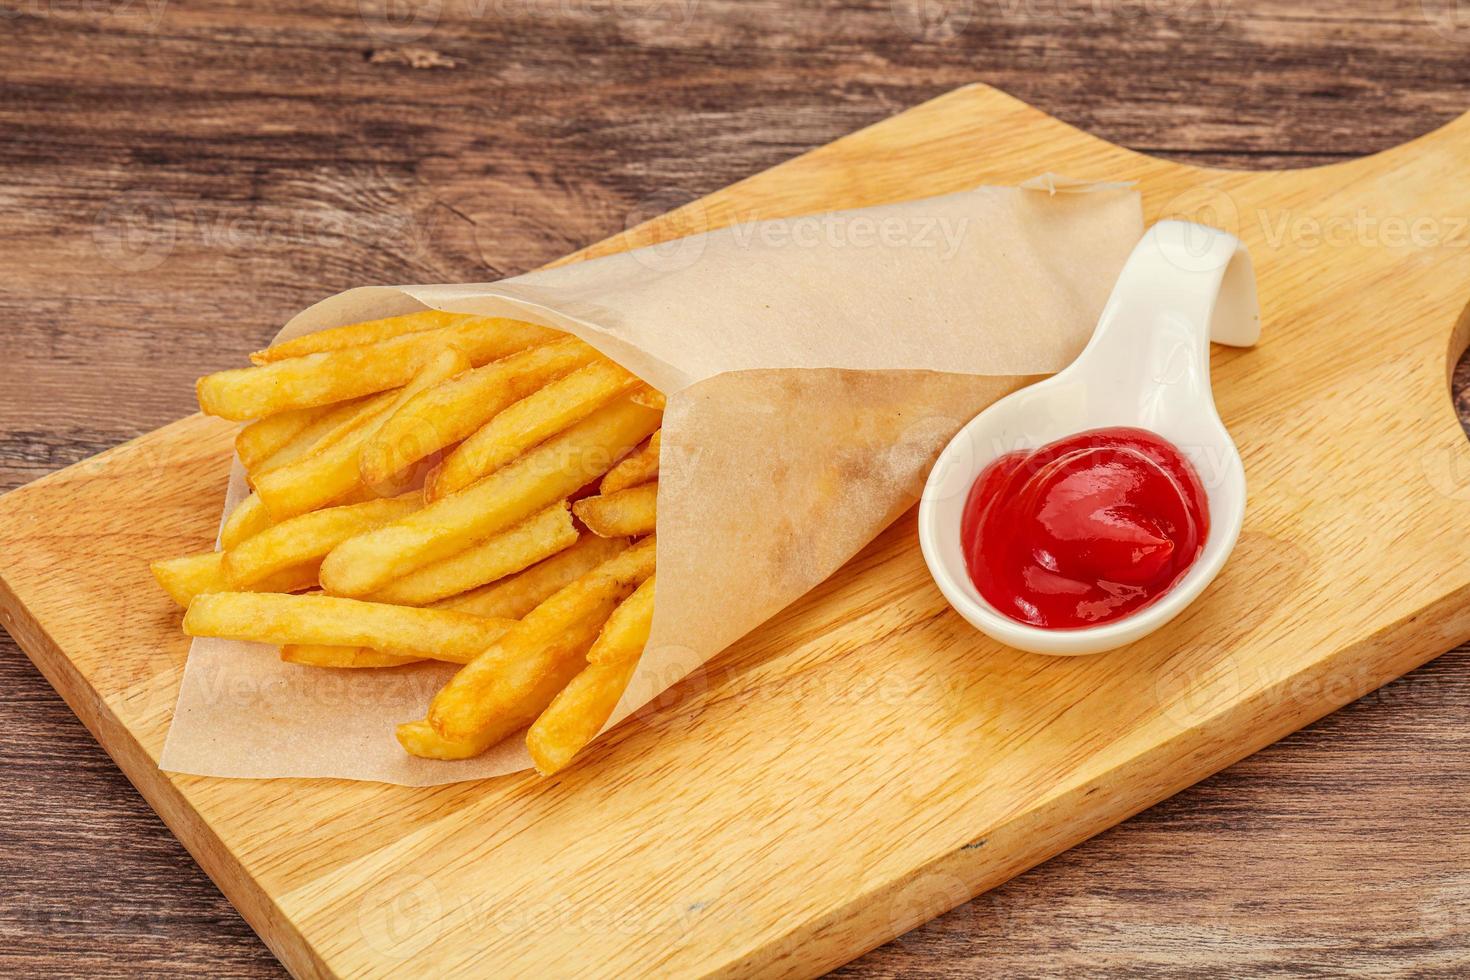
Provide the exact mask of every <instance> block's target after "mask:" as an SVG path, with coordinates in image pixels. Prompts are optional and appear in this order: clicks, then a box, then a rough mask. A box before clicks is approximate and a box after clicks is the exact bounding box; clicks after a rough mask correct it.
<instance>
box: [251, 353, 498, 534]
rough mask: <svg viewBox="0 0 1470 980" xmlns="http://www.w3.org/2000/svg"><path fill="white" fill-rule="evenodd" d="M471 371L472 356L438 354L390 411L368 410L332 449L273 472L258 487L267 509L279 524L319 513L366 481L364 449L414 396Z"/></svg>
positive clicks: (393, 401) (382, 409)
mask: <svg viewBox="0 0 1470 980" xmlns="http://www.w3.org/2000/svg"><path fill="white" fill-rule="evenodd" d="M468 369H469V358H468V356H467V355H466V354H465V353H464V352H463V351H461V350H460V349H459V348H457V347H450V348H447V349H445V350H443V351H440V352H439V353H438V354H437V355H436V356H435V357H434V358H433V359H431V360H430V361H429V362H428V363H427V364H426V365H425V366H424V369H423V370H422V371H420V372H419V373H418V374H417V375H416V376H415V377H414V379H413V380H412V381H411V382H409V384H408V385H407V386H406V387H404V388H403V390H402V391H400V392H399V393H398V395H397V396H396V397H395V398H393V399H392V401H391V402H389V403H388V404H387V405H386V406H384V407H382V408H377V407H376V403H374V407H373V408H365V409H363V411H362V412H361V413H359V415H358V416H357V417H355V418H354V419H352V420H351V421H350V422H349V423H348V424H349V425H351V426H353V428H352V429H351V431H348V432H344V433H342V434H340V436H339V437H337V438H336V439H335V441H333V442H332V443H331V444H330V445H328V446H326V447H325V448H323V449H318V450H315V451H313V452H311V453H310V454H308V455H307V456H305V457H303V458H302V459H299V460H297V461H296V462H294V463H291V464H290V465H288V466H283V467H281V468H279V469H274V470H271V471H270V472H268V473H266V474H264V475H263V476H261V477H260V479H259V480H257V481H256V482H255V492H256V493H257V494H259V495H260V499H261V501H262V502H263V503H264V504H265V506H266V509H267V510H269V511H270V512H271V515H272V516H273V517H274V518H275V519H277V520H284V519H285V518H288V517H294V516H296V515H297V514H305V513H307V512H308V511H312V510H316V509H317V508H319V507H323V506H325V505H327V504H329V503H331V502H332V501H334V500H338V499H340V498H341V497H342V496H343V495H344V494H347V493H350V492H351V491H352V490H353V488H354V487H357V486H358V485H360V483H361V482H362V476H361V471H360V469H359V466H358V458H359V456H360V454H361V452H362V447H363V446H364V445H365V444H366V443H367V441H368V440H369V439H370V438H372V435H373V433H374V432H376V431H377V429H378V426H380V425H381V424H382V423H383V421H384V420H386V419H387V418H388V417H389V416H390V415H391V414H392V413H393V411H394V410H395V409H396V408H397V407H398V406H400V405H402V404H404V403H405V402H407V401H408V400H409V399H411V398H413V396H414V395H416V394H418V393H419V392H421V391H424V390H426V389H427V388H429V387H430V386H432V385H435V384H438V383H439V382H440V381H443V380H444V379H446V378H450V377H453V376H454V375H456V374H459V373H460V372H461V371H465V370H468Z"/></svg>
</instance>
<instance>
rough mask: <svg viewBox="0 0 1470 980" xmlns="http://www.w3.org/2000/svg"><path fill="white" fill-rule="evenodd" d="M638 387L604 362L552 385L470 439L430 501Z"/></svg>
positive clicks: (448, 460)
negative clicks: (630, 389) (619, 395)
mask: <svg viewBox="0 0 1470 980" xmlns="http://www.w3.org/2000/svg"><path fill="white" fill-rule="evenodd" d="M638 383H639V382H638V379H637V378H636V377H634V376H633V375H632V374H629V373H628V372H627V371H624V370H623V369H622V368H620V367H618V366H617V365H616V364H614V363H612V362H611V361H609V360H606V359H601V358H599V359H598V360H596V361H593V362H592V363H591V364H588V365H586V366H585V367H581V368H578V369H577V370H576V371H573V372H572V373H571V374H568V375H567V376H566V377H564V378H561V379H559V380H557V381H553V382H551V383H550V384H548V385H546V387H544V388H542V389H541V390H540V391H537V392H535V393H534V394H530V395H528V396H526V397H525V398H523V399H521V400H520V401H518V402H516V403H515V404H513V405H510V407H508V408H505V409H504V410H503V411H501V412H500V413H499V414H497V415H495V416H494V418H491V419H490V421H489V422H487V423H485V425H484V426H483V427H481V428H480V429H479V431H477V432H474V434H473V435H469V433H466V435H469V438H468V439H465V441H464V442H462V443H460V445H459V447H458V448H457V449H455V450H454V452H452V453H450V454H449V455H448V456H446V457H445V458H444V462H443V463H441V464H439V466H438V468H436V469H435V470H434V472H433V473H432V474H430V477H429V480H428V482H427V483H426V484H425V486H424V493H425V496H427V497H428V499H429V500H430V501H434V500H438V499H439V498H441V497H446V496H448V495H449V494H451V493H454V492H455V491H457V490H462V489H464V488H465V487H467V486H469V485H470V484H471V483H474V482H475V481H476V480H478V479H480V477H482V476H484V475H485V474H486V473H492V472H494V471H495V470H498V469H499V468H500V467H502V466H504V465H505V464H506V463H509V462H510V461H511V460H513V459H515V458H516V457H517V456H519V455H520V454H521V453H523V452H525V451H526V450H527V449H529V448H531V447H532V446H534V445H536V444H537V443H538V442H542V441H543V440H545V439H549V438H550V437H551V436H554V435H556V434H557V433H558V432H561V431H562V430H564V429H566V428H567V426H569V425H572V424H573V423H575V422H578V421H580V420H581V419H584V418H586V417H587V416H588V415H591V414H592V413H593V412H594V411H596V410H597V409H598V408H600V407H601V406H603V405H606V404H607V403H608V402H609V401H610V400H611V399H612V398H614V397H615V396H617V395H618V394H620V393H622V392H624V391H627V390H628V389H629V388H631V387H633V386H634V385H636V384H638ZM461 438H462V437H461Z"/></svg>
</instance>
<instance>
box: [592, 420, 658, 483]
mask: <svg viewBox="0 0 1470 980" xmlns="http://www.w3.org/2000/svg"><path fill="white" fill-rule="evenodd" d="M663 431H664V430H663V429H659V430H658V431H657V432H655V433H654V434H653V435H651V436H649V437H648V441H647V442H645V443H644V444H643V445H642V446H640V447H639V448H638V449H636V450H634V451H633V452H632V453H630V454H629V455H628V457H627V458H626V459H624V460H623V461H622V462H620V463H619V464H618V465H617V466H614V467H613V468H612V469H610V470H608V471H607V476H605V477H603V478H602V484H601V485H600V486H599V487H598V490H599V491H601V492H602V494H603V496H606V495H608V494H611V493H617V492H618V491H619V490H626V489H628V488H629V487H636V486H638V485H639V484H640V483H647V482H648V481H649V480H652V479H653V478H654V477H656V476H658V452H659V447H660V446H661V445H662V438H663Z"/></svg>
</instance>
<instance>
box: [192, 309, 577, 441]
mask: <svg viewBox="0 0 1470 980" xmlns="http://www.w3.org/2000/svg"><path fill="white" fill-rule="evenodd" d="M557 336H559V335H558V334H557V333H556V332H555V331H553V330H547V329H546V328H545V327H538V326H536V325H534V324H530V323H522V322H521V321H519V320H502V319H495V318H474V319H470V320H466V321H464V322H462V323H458V324H456V325H454V326H452V327H448V328H446V329H444V330H425V331H422V332H420V333H411V334H406V335H404V336H401V337H394V338H393V339H391V340H385V341H383V342H381V343H377V344H369V345H366V346H362V347H344V348H341V349H339V350H327V351H322V352H320V353H317V354H307V355H305V356H302V357H293V358H289V359H287V360H284V361H273V362H271V363H269V364H266V365H263V366H260V367H249V368H236V369H234V370H230V371H220V372H219V373H218V374H211V375H209V376H207V377H204V378H200V379H199V382H198V384H197V385H196V390H197V393H198V396H199V407H200V409H201V410H203V411H204V412H205V413H206V414H208V415H218V416H220V417H221V418H227V419H233V420H235V421H240V422H243V421H246V420H248V419H256V418H264V417H265V416H267V415H274V414H276V413H277V412H284V411H287V410H289V409H293V408H307V407H310V406H313V405H329V404H331V403H332V402H340V401H346V400H347V399H349V398H357V397H359V396H360V395H370V394H372V393H374V392H378V391H384V390H386V389H388V388H397V387H399V386H400V385H404V384H407V383H408V382H409V381H410V380H412V379H413V377H414V376H415V375H416V374H418V373H419V372H420V370H421V369H422V368H423V366H424V364H426V363H427V362H428V361H430V360H431V359H432V358H433V357H434V356H435V355H437V354H438V353H439V352H440V351H441V350H443V349H444V348H446V347H458V348H459V349H461V350H463V351H464V352H465V353H466V354H467V355H468V356H469V358H470V362H471V363H472V364H485V363H487V362H489V361H493V360H495V359H496V358H498V357H504V356H505V355H507V354H513V353H515V352H516V351H519V350H524V349H526V348H527V347H530V346H533V345H535V344H544V343H548V342H550V341H551V340H554V339H555V338H556V337H557Z"/></svg>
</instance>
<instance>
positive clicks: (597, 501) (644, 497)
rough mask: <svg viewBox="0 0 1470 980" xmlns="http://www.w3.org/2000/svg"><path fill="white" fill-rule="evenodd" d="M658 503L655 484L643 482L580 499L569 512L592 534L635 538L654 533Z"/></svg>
mask: <svg viewBox="0 0 1470 980" xmlns="http://www.w3.org/2000/svg"><path fill="white" fill-rule="evenodd" d="M657 501H658V483H657V482H654V483H644V484H642V485H641V486H636V487H629V488H628V489H627V490H619V491H617V492H616V493H605V494H601V495H600V496H596V497H583V498H582V499H581V500H579V501H577V502H576V503H575V504H573V505H572V513H574V514H576V515H577V519H578V520H579V521H581V522H582V523H583V524H586V525H587V527H588V529H589V530H591V532H592V533H593V534H598V535H601V536H602V537H604V538H612V537H620V536H623V535H628V536H632V537H637V536H639V535H643V534H651V533H652V532H653V525H654V521H655V520H656V518H657Z"/></svg>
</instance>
